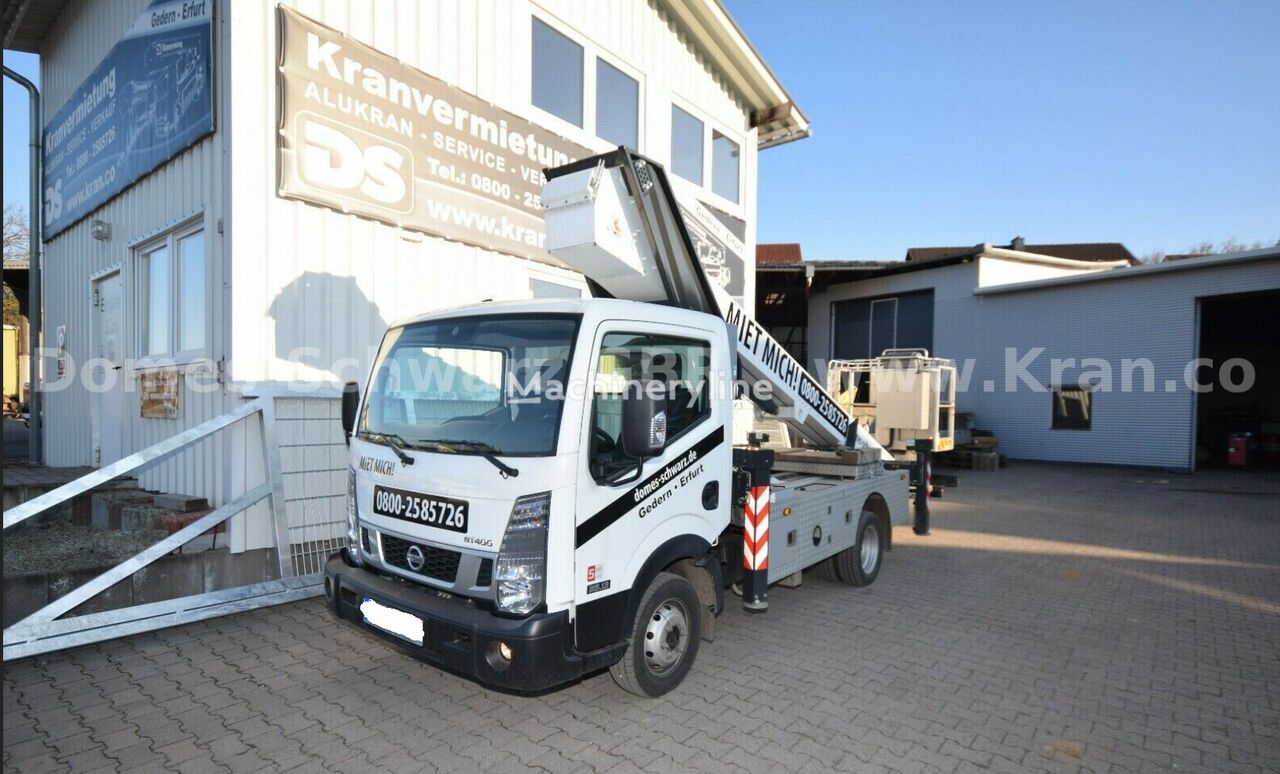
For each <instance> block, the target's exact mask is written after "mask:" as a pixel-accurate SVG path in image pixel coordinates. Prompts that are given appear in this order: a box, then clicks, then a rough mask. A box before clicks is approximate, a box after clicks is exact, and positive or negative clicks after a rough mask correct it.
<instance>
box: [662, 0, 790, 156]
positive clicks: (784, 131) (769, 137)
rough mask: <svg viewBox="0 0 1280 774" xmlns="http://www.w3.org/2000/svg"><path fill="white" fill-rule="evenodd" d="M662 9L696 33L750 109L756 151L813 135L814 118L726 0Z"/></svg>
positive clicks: (674, 1) (684, 1) (674, 3)
mask: <svg viewBox="0 0 1280 774" xmlns="http://www.w3.org/2000/svg"><path fill="white" fill-rule="evenodd" d="M663 7H664V8H666V9H667V11H668V12H670V13H671V14H672V16H673V17H675V19H676V20H677V21H679V22H680V24H681V25H682V26H683V27H685V29H686V30H688V31H689V33H690V34H691V35H693V37H694V39H695V40H696V41H697V42H698V44H699V45H700V46H701V47H702V48H703V49H704V50H705V51H706V53H707V55H708V56H710V57H711V59H712V61H713V62H714V63H715V64H716V66H717V67H719V68H720V70H721V71H722V72H723V73H724V75H725V78H726V79H727V80H728V81H729V82H730V83H731V84H733V86H734V88H735V89H737V90H738V91H739V92H740V93H741V94H742V96H743V98H744V99H745V101H746V102H747V105H748V106H749V107H750V117H751V128H753V129H757V130H758V132H757V137H756V148H757V150H763V149H765V148H772V147H773V146H775V145H782V144H784V143H788V142H794V141H795V140H802V139H804V138H805V137H808V136H809V133H810V128H809V117H808V116H806V115H805V114H804V111H803V110H801V109H800V108H799V106H797V105H796V104H795V100H793V99H792V98H791V95H790V94H789V93H788V92H787V90H786V87H784V86H783V85H782V82H781V81H780V80H779V79H778V76H777V75H775V74H774V72H773V70H772V69H770V68H769V64H768V63H767V62H765V59H764V57H763V56H762V55H761V54H760V52H759V51H758V50H756V47H755V46H754V45H753V44H752V43H751V41H750V40H749V39H748V38H747V36H746V33H744V32H743V31H742V28H741V27H739V26H738V23H737V21H735V20H734V18H733V16H731V15H730V14H729V11H728V10H727V9H726V8H725V7H724V3H723V2H722V0H669V2H667V3H665V4H663Z"/></svg>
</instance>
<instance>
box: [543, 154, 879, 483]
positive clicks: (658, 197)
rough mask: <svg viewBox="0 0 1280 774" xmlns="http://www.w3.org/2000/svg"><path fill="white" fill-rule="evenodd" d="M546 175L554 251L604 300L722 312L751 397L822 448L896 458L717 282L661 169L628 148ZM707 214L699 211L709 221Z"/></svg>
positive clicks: (550, 241) (545, 203) (550, 239)
mask: <svg viewBox="0 0 1280 774" xmlns="http://www.w3.org/2000/svg"><path fill="white" fill-rule="evenodd" d="M546 174H547V178H548V182H547V185H546V187H545V188H544V190H543V195H542V203H543V206H544V207H546V209H547V248H548V249H549V250H550V251H551V253H552V255H554V256H555V257H556V258H558V259H559V260H560V261H562V262H564V263H565V264H566V265H567V266H569V267H570V268H572V269H575V270H576V271H579V272H581V273H582V274H583V275H585V276H586V277H587V280H588V282H589V284H590V286H591V289H592V291H593V293H594V294H595V295H605V296H611V297H613V298H620V299H626V300H631V301H645V302H650V303H655V304H663V305H669V306H677V307H682V308H685V309H693V310H696V311H701V312H707V313H709V314H714V315H718V316H719V317H721V318H722V319H723V320H724V321H725V322H726V323H727V324H728V325H729V326H730V327H731V329H732V331H733V334H734V339H735V340H736V342H737V353H738V368H739V379H740V380H742V381H744V382H745V383H746V384H747V385H751V386H753V388H751V389H748V390H747V397H749V398H750V399H751V400H752V401H753V402H754V403H756V405H758V406H760V407H761V408H763V409H764V410H765V411H767V412H769V413H771V414H776V415H777V416H778V418H779V419H781V420H782V421H783V422H785V423H786V424H787V426H788V427H789V428H790V429H791V430H792V431H793V432H794V433H795V434H796V435H798V436H800V437H802V438H804V439H805V440H806V441H808V442H809V443H810V444H812V445H814V446H817V447H820V448H828V449H838V448H842V447H846V446H848V447H853V446H857V447H871V448H874V449H878V450H879V451H880V452H881V455H880V456H881V458H882V459H890V457H889V455H888V454H887V453H886V452H884V450H883V449H880V446H879V444H877V443H876V441H875V439H874V438H873V437H872V436H871V435H870V434H869V433H867V432H865V430H862V429H861V428H858V427H857V423H856V422H853V421H852V420H851V419H850V418H849V415H848V414H846V413H845V412H844V411H843V410H842V409H841V408H840V406H839V404H838V403H836V401H835V399H834V398H832V396H831V395H830V394H829V393H828V392H827V391H826V390H825V389H824V388H823V387H822V385H821V384H819V383H818V381H817V380H816V379H814V378H813V376H812V375H811V374H810V373H809V372H808V371H807V370H806V369H805V368H804V366H803V365H802V364H801V363H800V362H799V361H798V360H796V359H795V358H794V357H792V356H791V354H790V353H789V352H787V350H786V349H785V348H784V347H783V346H782V345H781V344H779V343H778V342H777V341H776V340H775V339H774V338H773V337H772V336H770V335H769V333H768V332H767V331H766V330H765V329H764V328H763V327H762V326H761V325H760V324H759V323H757V322H756V321H755V320H754V319H753V318H752V317H751V316H750V315H748V314H747V312H746V310H744V309H743V308H742V307H741V305H739V304H738V303H737V302H736V301H734V300H733V298H732V297H731V296H730V295H729V294H728V293H726V292H725V291H724V290H723V289H722V288H720V287H719V286H718V285H716V284H714V283H711V282H710V281H708V279H707V276H706V273H705V272H704V271H703V267H702V264H701V262H700V261H699V260H698V254H697V251H696V250H695V249H694V246H693V242H692V240H691V239H690V237H689V232H688V229H687V227H686V224H685V220H684V216H683V215H682V214H681V210H680V207H679V205H678V204H677V202H676V198H675V194H674V192H673V191H672V188H671V184H670V181H668V180H667V176H666V172H665V171H664V170H663V169H662V167H661V166H659V165H658V164H655V163H653V162H651V161H649V160H648V159H646V158H644V157H643V156H640V155H639V154H637V153H634V152H632V151H630V150H628V149H626V148H619V149H617V150H615V151H611V152H609V153H605V154H602V155H599V156H593V157H591V158H587V159H583V160H581V161H577V162H574V163H573V164H569V165H566V166H563V167H558V168H556V169H551V170H547V173H546ZM699 209H701V208H698V207H695V208H691V209H690V210H689V212H690V213H691V214H692V216H693V217H699V216H700V214H701V213H699V212H698V210H699ZM706 217H707V218H711V217H712V216H711V215H710V214H709V213H707V214H706ZM703 225H704V227H711V228H714V225H713V224H703Z"/></svg>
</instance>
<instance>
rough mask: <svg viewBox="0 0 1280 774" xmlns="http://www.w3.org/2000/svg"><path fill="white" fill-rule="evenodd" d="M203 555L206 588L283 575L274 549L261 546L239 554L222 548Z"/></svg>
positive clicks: (222, 587) (212, 589)
mask: <svg viewBox="0 0 1280 774" xmlns="http://www.w3.org/2000/svg"><path fill="white" fill-rule="evenodd" d="M203 558H204V590H205V591H218V590H220V589H230V588H235V587H236V586H247V585H249V584H250V583H262V582H263V581H269V580H275V579H276V578H278V577H280V567H279V564H278V563H277V562H276V550H275V549H274V548H258V549H254V550H252V551H245V552H243V553H239V554H233V553H231V552H230V551H228V550H226V549H222V548H220V549H218V550H216V551H206V552H205V553H204V555H203Z"/></svg>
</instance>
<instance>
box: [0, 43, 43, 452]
mask: <svg viewBox="0 0 1280 774" xmlns="http://www.w3.org/2000/svg"><path fill="white" fill-rule="evenodd" d="M4 74H5V76H6V77H8V78H12V79H13V80H14V81H16V82H17V83H18V85H20V86H22V87H23V88H24V89H26V90H27V94H29V95H30V97H31V169H30V170H29V175H30V181H29V182H30V186H31V201H30V204H29V205H28V209H27V218H28V220H29V221H30V225H28V227H27V231H28V237H27V263H28V265H29V268H28V269H27V312H28V314H27V318H28V322H27V331H28V333H30V335H31V338H30V341H29V343H28V347H27V351H28V352H29V353H30V357H28V358H27V360H28V365H29V366H30V379H31V387H30V388H29V389H28V390H27V411H28V412H30V415H31V420H30V422H31V433H30V434H29V435H28V446H27V454H28V457H29V459H30V460H31V462H32V463H33V464H36V465H39V464H40V463H41V462H43V461H44V453H43V451H44V450H43V448H42V446H43V443H42V442H43V440H44V432H43V428H42V425H43V422H42V421H41V413H40V403H41V401H40V360H41V357H40V323H41V321H42V320H43V319H44V304H42V303H41V299H40V266H41V263H42V262H41V254H42V253H43V252H44V249H43V248H44V243H43V242H42V241H41V238H40V225H41V221H40V191H41V183H40V161H41V159H40V144H41V142H40V90H39V89H38V88H36V85H35V84H34V83H32V82H31V81H29V80H27V79H26V78H24V77H23V76H22V75H20V74H19V73H18V72H17V71H16V70H12V69H10V68H8V67H6V68H4Z"/></svg>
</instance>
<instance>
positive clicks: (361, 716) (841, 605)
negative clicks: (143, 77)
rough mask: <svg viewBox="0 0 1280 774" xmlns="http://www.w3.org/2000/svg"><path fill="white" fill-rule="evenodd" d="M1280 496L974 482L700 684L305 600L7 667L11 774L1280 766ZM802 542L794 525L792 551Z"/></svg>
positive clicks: (706, 665) (1236, 481)
mask: <svg viewBox="0 0 1280 774" xmlns="http://www.w3.org/2000/svg"><path fill="white" fill-rule="evenodd" d="M1278 504H1280V477H1271V478H1258V477H1253V478H1246V477H1243V476H1227V475H1225V474H1217V475H1201V476H1196V477H1181V476H1163V475H1160V474H1153V473H1135V472H1132V471H1117V470H1110V469H1101V470H1095V469H1085V468H1056V467H1049V466H1040V465H1029V464H1023V465H1019V466H1017V467H1014V468H1010V469H1006V470H1002V471H1000V472H997V473H965V474H962V488H960V489H955V490H950V491H949V492H948V493H947V497H946V499H944V500H941V501H936V502H935V509H934V513H935V529H934V534H933V535H932V536H931V537H929V538H924V539H921V538H916V537H915V536H913V535H911V533H910V530H907V529H899V530H898V531H897V533H896V534H895V539H896V541H897V547H896V549H895V550H894V551H893V552H891V553H890V554H889V556H888V558H887V563H886V565H885V567H884V570H883V572H882V574H881V576H880V579H879V580H878V581H877V582H876V584H875V585H874V586H873V587H871V588H869V589H850V588H846V587H842V586H839V585H836V584H834V583H827V582H823V581H820V580H817V579H814V578H806V580H805V583H804V585H803V586H801V587H800V588H798V589H782V588H775V589H774V590H772V591H771V592H770V602H771V608H770V612H769V613H768V615H766V616H763V617H750V618H748V617H747V616H746V615H744V614H743V613H742V612H741V610H740V609H739V608H737V607H731V608H730V609H729V610H728V611H727V612H726V614H725V615H724V616H723V617H722V619H721V626H720V628H719V637H718V638H717V640H716V642H714V643H710V644H704V646H703V649H702V651H701V654H700V656H699V659H698V662H697V664H696V666H695V667H694V671H693V673H692V675H691V676H690V677H689V679H688V680H687V681H686V683H685V684H684V685H683V686H682V688H681V689H680V690H678V691H676V692H675V693H673V694H671V695H669V696H667V697H665V698H663V699H661V700H656V701H642V700H640V699H637V698H634V697H632V696H630V695H629V694H624V693H623V692H622V691H620V690H619V689H618V688H616V687H615V686H614V684H613V682H612V680H610V679H609V677H608V676H607V675H601V676H596V677H592V678H590V679H587V680H584V681H582V682H581V683H579V684H576V685H573V686H570V687H568V688H566V689H564V690H561V691H558V692H555V693H551V694H549V695H546V696H542V697H539V698H523V697H513V696H508V695H504V694H500V693H495V692H492V691H487V690H485V689H483V688H481V687H479V686H477V685H475V684H473V683H470V682H467V681H465V680H462V679H460V678H457V677H453V676H449V675H446V674H442V673H440V672H438V671H436V670H434V669H432V668H430V667H427V666H424V665H422V664H419V663H417V662H415V661H412V660H410V659H408V658H406V657H404V656H402V655H400V654H399V653H398V652H396V651H394V650H392V649H390V648H388V647H386V646H384V645H383V644H381V643H379V642H377V641H374V640H373V639H370V638H368V637H365V636H362V635H361V634H359V633H358V632H355V631H353V630H351V629H349V628H347V627H345V626H343V627H337V626H334V625H333V624H332V623H331V621H330V619H329V618H328V617H327V615H326V614H325V612H324V609H323V607H322V606H321V604H320V603H319V602H316V601H313V602H306V603H299V604H295V605H290V606H286V607H279V608H274V609H270V610H262V611H258V612H254V613H249V614H244V615H240V616H235V617H232V618H224V619H220V620H216V621H212V622H206V623H201V624H195V625H190V626H185V627H181V628H178V629H171V630H167V631H163V632H159V633H155V634H151V635H144V636H139V637H134V638H131V639H127V640H121V641H116V642H110V643H106V644H102V645H98V646H95V647H90V648H83V649H80V650H76V651H71V652H66V653H62V654H55V655H53V656H50V657H44V658H39V659H29V660H25V661H21V662H18V663H15V664H12V665H7V667H6V669H5V674H4V753H3V763H4V769H5V770H6V771H21V772H24V774H34V772H39V771H55V770H62V771H66V770H73V771H84V770H93V769H104V770H119V769H137V770H141V771H147V770H159V769H161V768H169V769H174V770H181V771H184V772H194V771H213V770H232V771H242V770H256V769H280V770H284V769H291V768H296V769H298V770H303V771H309V770H319V769H322V768H327V769H331V770H337V771H351V770H360V769H368V768H370V767H372V768H374V769H376V770H390V771H410V770H423V769H433V768H438V769H465V770H474V769H483V770H497V771H506V770H523V769H530V768H532V769H545V770H548V771H555V772H559V771H565V770H573V769H587V768H590V769H596V770H608V771H636V770H644V771H672V770H715V771H726V770H732V769H742V770H746V771H762V772H771V771H778V770H789V771H798V770H822V769H842V770H854V771H888V770H892V771H922V770H930V771H934V770H938V771H945V772H951V771H972V770H987V769H990V770H996V771H1010V772H1015V771H1027V770H1049V771H1062V770H1076V769H1085V770H1093V771H1099V772H1101V771H1109V770H1114V771H1139V770H1144V769H1146V770H1157V769H1158V770H1168V769H1171V768H1174V767H1176V768H1179V769H1183V770H1188V771H1209V770H1212V771H1276V770H1280V738H1278V737H1280V650H1278V647H1277V643H1278V642H1280V505H1278ZM776 527H777V525H776V524H775V528H776Z"/></svg>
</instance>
